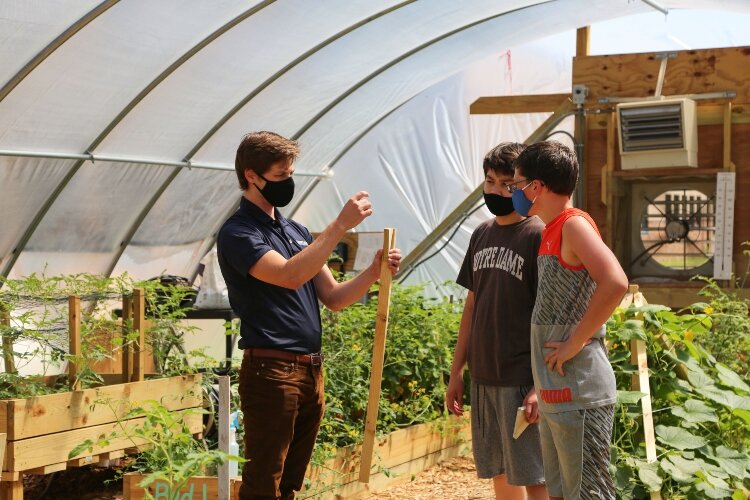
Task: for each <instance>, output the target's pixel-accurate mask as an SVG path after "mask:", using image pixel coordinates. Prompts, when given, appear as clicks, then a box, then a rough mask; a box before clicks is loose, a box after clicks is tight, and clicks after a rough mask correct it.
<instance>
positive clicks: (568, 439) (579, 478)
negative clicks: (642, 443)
mask: <svg viewBox="0 0 750 500" xmlns="http://www.w3.org/2000/svg"><path fill="white" fill-rule="evenodd" d="M614 414H615V407H614V405H609V406H601V407H599V408H589V409H587V410H573V411H564V412H560V413H544V414H542V415H541V417H542V418H541V419H540V420H539V434H540V436H541V438H542V453H543V454H544V475H545V477H546V478H547V491H548V492H549V494H550V496H556V497H564V498H565V500H579V499H581V500H589V499H596V500H614V498H615V485H614V483H613V482H612V476H611V475H610V473H609V463H610V455H609V445H610V441H611V440H612V422H613V419H614Z"/></svg>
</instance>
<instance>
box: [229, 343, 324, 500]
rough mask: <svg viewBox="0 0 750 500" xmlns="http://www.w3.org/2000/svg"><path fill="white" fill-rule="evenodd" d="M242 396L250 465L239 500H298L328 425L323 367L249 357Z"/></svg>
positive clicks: (244, 364)
mask: <svg viewBox="0 0 750 500" xmlns="http://www.w3.org/2000/svg"><path fill="white" fill-rule="evenodd" d="M239 395H240V401H241V405H242V413H243V417H244V419H243V422H244V428H245V458H247V459H248V460H249V462H245V465H244V470H243V472H242V487H241V488H240V499H241V500H270V499H273V500H277V499H281V500H290V499H293V498H294V494H295V491H299V490H300V489H301V488H302V484H303V481H304V479H305V472H306V470H307V465H308V463H309V462H310V457H311V456H312V451H313V447H314V446H315V438H316V437H317V435H318V429H319V428H320V423H321V421H322V420H323V412H324V396H323V373H322V367H321V366H320V365H317V366H313V365H310V364H301V363H295V362H294V361H281V360H276V359H267V358H260V357H250V356H245V357H244V358H243V360H242V368H241V369H240V380H239Z"/></svg>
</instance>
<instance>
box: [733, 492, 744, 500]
mask: <svg viewBox="0 0 750 500" xmlns="http://www.w3.org/2000/svg"><path fill="white" fill-rule="evenodd" d="M732 500H747V495H746V494H745V492H744V491H742V490H734V493H732Z"/></svg>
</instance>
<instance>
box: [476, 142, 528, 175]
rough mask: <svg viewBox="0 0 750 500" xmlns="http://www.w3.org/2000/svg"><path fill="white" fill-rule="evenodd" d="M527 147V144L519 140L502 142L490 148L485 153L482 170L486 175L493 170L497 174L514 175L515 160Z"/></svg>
mask: <svg viewBox="0 0 750 500" xmlns="http://www.w3.org/2000/svg"><path fill="white" fill-rule="evenodd" d="M524 148H526V145H525V144H521V143H519V142H501V143H500V144H498V145H497V146H495V147H494V148H492V149H490V150H489V151H488V152H487V154H486V155H484V161H483V162H482V170H484V175H485V177H486V176H487V171H488V170H492V171H493V172H495V173H496V174H500V175H509V176H511V177H512V176H513V162H514V161H515V159H516V158H518V155H520V154H521V152H522V151H523V150H524Z"/></svg>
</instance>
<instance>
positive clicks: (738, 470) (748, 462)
mask: <svg viewBox="0 0 750 500" xmlns="http://www.w3.org/2000/svg"><path fill="white" fill-rule="evenodd" d="M711 458H712V459H713V460H715V461H716V463H718V464H719V467H720V468H721V470H723V471H724V472H726V473H727V474H729V475H730V476H734V477H738V478H740V479H744V478H746V477H750V474H749V473H748V471H750V457H749V456H748V455H747V454H745V453H741V452H739V451H737V450H733V449H732V448H727V447H726V446H719V447H718V448H716V455H715V456H712V457H711Z"/></svg>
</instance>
